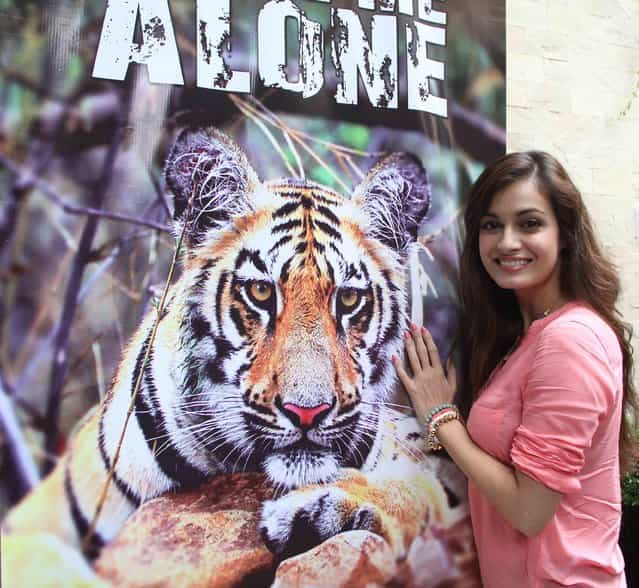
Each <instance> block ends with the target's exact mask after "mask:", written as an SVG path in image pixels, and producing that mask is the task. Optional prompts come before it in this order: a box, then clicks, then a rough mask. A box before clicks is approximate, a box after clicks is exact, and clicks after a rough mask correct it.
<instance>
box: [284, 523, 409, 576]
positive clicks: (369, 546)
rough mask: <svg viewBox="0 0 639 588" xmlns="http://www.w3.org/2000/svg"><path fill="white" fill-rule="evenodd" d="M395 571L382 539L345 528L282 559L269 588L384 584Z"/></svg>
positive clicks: (390, 555)
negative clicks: (298, 552) (308, 547)
mask: <svg viewBox="0 0 639 588" xmlns="http://www.w3.org/2000/svg"><path fill="white" fill-rule="evenodd" d="M396 572H397V566H396V564H395V558H394V556H393V552H392V550H391V548H390V546H389V545H388V543H386V541H385V540H384V539H382V538H381V537H380V536H379V535H374V534H373V533H369V532H368V531H348V532H346V533H340V534H339V535H336V536H335V537H331V538H330V539H328V540H327V541H324V543H322V544H321V545H318V546H317V547H315V548H313V549H311V550H309V551H307V552H306V553H302V554H301V555H298V556H295V557H292V558H290V559H287V560H286V561H284V562H282V563H281V564H280V565H279V567H278V568H277V572H276V575H275V582H274V583H273V585H272V588H302V587H305V588H306V587H319V586H326V587H329V586H330V587H331V588H341V587H346V586H348V587H349V588H359V587H361V588H364V587H373V586H384V585H385V584H387V583H388V582H390V581H391V580H392V579H393V577H394V576H395V574H396Z"/></svg>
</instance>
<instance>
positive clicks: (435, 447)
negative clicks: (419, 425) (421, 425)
mask: <svg viewBox="0 0 639 588" xmlns="http://www.w3.org/2000/svg"><path fill="white" fill-rule="evenodd" d="M450 421H461V418H460V416H459V411H458V410H457V409H455V410H454V411H450V412H446V414H443V415H442V416H441V417H440V418H438V419H434V421H433V422H432V423H431V424H430V427H429V431H430V432H429V434H428V439H427V441H426V451H428V452H430V451H439V450H440V449H442V444H441V443H440V442H439V439H438V438H437V430H438V429H439V427H440V426H441V425H443V424H444V423H449V422H450Z"/></svg>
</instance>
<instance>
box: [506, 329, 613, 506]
mask: <svg viewBox="0 0 639 588" xmlns="http://www.w3.org/2000/svg"><path fill="white" fill-rule="evenodd" d="M614 389H615V386H614V378H613V375H612V371H611V369H610V367H609V364H608V360H607V357H606V353H605V350H604V347H603V345H602V343H601V342H600V340H599V339H598V337H597V335H596V334H595V332H594V331H593V330H592V329H591V328H590V327H588V326H586V325H585V324H582V323H579V322H563V323H555V324H550V325H548V326H547V327H546V328H545V329H544V330H543V332H542V333H541V334H540V336H539V342H538V346H537V350H536V353H535V359H534V361H533V365H532V367H531V370H530V374H529V378H528V382H527V384H526V387H525V389H524V390H523V393H522V395H523V398H522V420H521V424H520V426H519V427H518V428H517V430H516V431H515V436H514V438H513V443H512V447H511V450H510V457H511V460H512V463H513V465H514V466H515V467H516V468H517V469H518V470H520V471H521V472H523V473H524V474H526V475H528V476H530V477H531V478H534V479H535V480H537V481H538V482H541V483H542V484H543V485H544V486H547V487H548V488H550V489H552V490H555V491H557V492H560V493H562V494H570V493H574V492H579V491H580V490H581V483H580V482H579V479H578V477H577V476H578V474H579V472H580V471H581V469H582V467H583V465H584V451H585V450H586V449H587V448H588V447H590V445H591V443H592V438H593V436H594V434H595V431H596V430H597V427H598V425H599V420H600V418H602V417H603V416H604V415H605V414H606V413H607V412H608V409H609V407H610V406H611V404H612V402H613V395H614Z"/></svg>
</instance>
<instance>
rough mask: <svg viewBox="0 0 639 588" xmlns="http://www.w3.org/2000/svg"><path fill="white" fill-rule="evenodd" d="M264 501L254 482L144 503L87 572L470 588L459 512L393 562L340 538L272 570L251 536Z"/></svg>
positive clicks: (199, 581)
mask: <svg viewBox="0 0 639 588" xmlns="http://www.w3.org/2000/svg"><path fill="white" fill-rule="evenodd" d="M449 469H450V468H448V469H447V468H446V467H444V466H443V465H442V467H441V468H440V470H439V474H440V475H441V476H442V479H444V478H445V479H447V480H448V483H450V485H451V486H455V483H456V481H455V479H454V476H453V475H452V473H451V471H448V470H449ZM270 498H273V490H272V489H271V487H270V486H269V485H268V484H267V483H266V482H265V480H264V477H263V476H261V475H257V474H235V475H226V476H220V477H218V478H216V479H215V480H213V481H212V482H210V483H209V484H206V485H205V486H203V487H201V488H199V489H198V490H196V491H190V492H183V493H180V494H168V495H165V496H163V497H160V498H157V499H155V500H152V501H150V502H148V503H146V504H145V505H144V506H143V507H141V508H140V510H139V511H138V512H137V513H135V514H134V515H133V516H132V517H131V518H130V519H129V521H128V522H127V524H126V525H125V527H124V529H123V531H122V533H121V534H120V536H119V537H118V538H117V539H116V540H115V541H113V542H112V543H110V544H109V545H108V546H106V547H105V548H104V549H103V551H102V553H101V555H100V557H99V559H98V560H97V561H96V563H95V569H96V571H97V573H98V574H99V575H100V577H101V578H103V579H105V580H108V581H110V582H111V583H112V584H113V586H117V587H123V588H134V587H139V588H142V587H144V588H151V587H153V588H169V587H171V588H173V587H177V588H203V587H205V586H206V587H212V588H221V587H227V586H228V587H231V586H234V587H235V586H246V587H250V588H261V587H264V588H266V587H268V586H271V585H273V586H274V587H276V588H302V587H304V588H306V587H308V588H319V587H326V588H340V587H344V588H346V587H348V588H357V587H362V588H363V587H374V586H388V587H390V588H394V587H400V586H402V587H406V588H452V587H455V588H474V587H478V586H479V579H478V578H479V575H478V568H477V562H476V556H475V551H474V546H473V543H472V532H471V526H470V519H469V517H468V513H467V510H466V509H465V507H458V508H457V509H456V513H457V516H456V517H454V518H453V521H454V522H452V524H451V525H450V527H449V528H446V529H444V528H429V527H427V528H426V529H425V530H424V531H423V532H422V534H421V535H420V536H419V537H418V538H417V539H415V541H414V542H413V544H412V545H411V547H410V549H409V551H408V553H407V556H406V557H405V558H404V559H402V560H400V561H399V562H398V561H396V560H395V557H394V555H393V552H392V550H391V548H390V546H389V545H388V544H387V543H386V541H385V540H384V539H383V538H382V537H380V536H378V535H375V534H373V533H369V532H367V531H349V532H347V533H341V534H339V535H336V536H335V537H332V538H331V539H329V540H327V541H325V542H324V543H322V544H321V545H318V546H317V547H315V548H313V549H311V550H309V551H307V552H306V553H303V554H301V555H298V556H296V557H292V558H289V559H287V560H284V561H282V562H278V561H276V559H275V557H274V556H273V555H272V554H271V552H270V551H269V550H268V549H267V548H266V546H265V545H264V544H263V542H262V540H261V539H260V537H259V532H258V523H259V513H260V509H261V505H262V503H263V501H265V500H268V499H270ZM278 564H279V566H278Z"/></svg>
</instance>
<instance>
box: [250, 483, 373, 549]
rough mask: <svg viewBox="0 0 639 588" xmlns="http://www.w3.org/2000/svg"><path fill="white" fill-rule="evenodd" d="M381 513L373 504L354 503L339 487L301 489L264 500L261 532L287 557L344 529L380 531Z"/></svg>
mask: <svg viewBox="0 0 639 588" xmlns="http://www.w3.org/2000/svg"><path fill="white" fill-rule="evenodd" d="M381 526H382V525H381V517H380V514H379V512H378V511H377V509H376V508H375V506H373V505H372V504H367V503H363V504H359V505H357V504H354V501H353V499H352V498H351V497H350V496H349V495H348V494H347V493H346V492H344V491H343V490H341V489H339V488H330V487H324V488H317V489H314V490H310V491H308V490H307V491H304V490H298V491H293V492H291V493H290V494H288V495H286V496H284V497H282V498H280V499H277V500H270V501H268V502H265V503H264V506H263V508H262V516H261V521H260V534H261V536H262V539H263V541H264V542H265V543H266V545H267V547H268V548H269V549H270V550H271V551H272V552H273V553H275V554H276V555H278V556H280V557H283V558H287V557H291V556H293V555H297V554H299V553H303V552H305V551H308V550H309V549H311V548H313V547H315V546H316V545H319V544H320V543H322V542H323V541H325V540H326V539H328V538H329V537H332V536H333V535H337V533H341V532H343V531H350V530H366V531H372V532H374V533H379V531H380V529H381Z"/></svg>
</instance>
